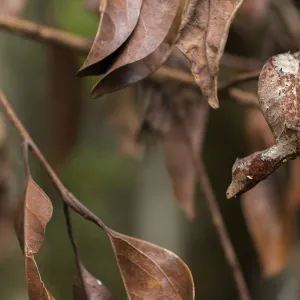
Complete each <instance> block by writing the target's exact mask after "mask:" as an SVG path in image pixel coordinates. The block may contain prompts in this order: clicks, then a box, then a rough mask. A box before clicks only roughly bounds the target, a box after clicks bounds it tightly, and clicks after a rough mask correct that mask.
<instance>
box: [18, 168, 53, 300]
mask: <svg viewBox="0 0 300 300" xmlns="http://www.w3.org/2000/svg"><path fill="white" fill-rule="evenodd" d="M52 211H53V208H52V204H51V201H50V200H49V198H48V197H47V195H46V194H45V193H44V192H43V191H42V189H41V188H40V187H39V186H38V185H37V184H36V183H35V182H34V180H33V179H32V177H31V175H30V173H29V170H28V174H27V183H26V189H25V194H24V196H23V197H22V199H21V201H20V202H19V205H18V209H17V212H16V217H15V229H16V234H17V237H18V239H19V242H20V246H21V248H22V250H23V253H24V256H25V272H26V281H27V287H28V296H29V299H30V300H54V297H53V296H52V295H51V294H50V292H49V291H48V290H47V288H46V287H45V285H44V282H43V281H42V278H41V275H40V273H39V270H38V267H37V264H36V262H35V255H36V254H37V253H38V252H39V250H40V248H41V247H42V244H43V240H44V235H45V230H46V226H47V224H48V223H49V221H50V219H51V216H52Z"/></svg>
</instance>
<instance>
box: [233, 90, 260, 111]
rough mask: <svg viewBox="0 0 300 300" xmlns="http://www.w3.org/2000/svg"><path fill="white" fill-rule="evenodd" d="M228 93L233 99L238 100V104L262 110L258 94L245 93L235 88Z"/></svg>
mask: <svg viewBox="0 0 300 300" xmlns="http://www.w3.org/2000/svg"><path fill="white" fill-rule="evenodd" d="M228 93H229V95H230V96H231V97H232V98H234V99H235V100H236V102H238V103H240V104H242V105H247V106H250V107H253V108H258V109H260V106H259V98H258V95H257V94H255V93H253V92H249V91H244V90H241V89H238V88H235V87H232V88H230V89H229V90H228Z"/></svg>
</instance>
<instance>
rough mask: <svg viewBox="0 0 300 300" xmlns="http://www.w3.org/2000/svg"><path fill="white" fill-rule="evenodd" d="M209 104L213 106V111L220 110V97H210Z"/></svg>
mask: <svg viewBox="0 0 300 300" xmlns="http://www.w3.org/2000/svg"><path fill="white" fill-rule="evenodd" d="M208 104H209V105H210V106H211V108H213V109H217V108H219V100H218V97H217V96H215V95H213V96H210V97H208Z"/></svg>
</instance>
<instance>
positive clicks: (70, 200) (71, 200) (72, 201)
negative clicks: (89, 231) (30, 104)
mask: <svg viewBox="0 0 300 300" xmlns="http://www.w3.org/2000/svg"><path fill="white" fill-rule="evenodd" d="M0 104H1V105H2V107H3V108H4V110H5V112H6V114H7V116H8V117H9V118H10V120H11V121H12V123H13V124H14V126H15V127H16V129H17V130H18V132H19V134H20V136H21V137H22V139H23V142H24V144H27V145H28V147H29V148H30V150H31V151H32V152H33V153H34V155H35V156H36V158H37V159H38V160H39V161H40V163H41V164H42V166H43V167H44V169H45V170H46V172H47V173H48V175H49V177H50V178H51V180H52V182H53V183H54V185H55V187H56V188H57V190H58V192H59V193H60V195H61V197H62V199H63V201H64V202H65V203H66V204H67V205H68V206H69V207H70V208H72V209H73V210H74V211H76V212H77V213H78V214H79V215H81V216H82V217H83V218H84V219H87V220H89V221H91V222H93V223H95V224H96V225H97V226H99V227H101V228H102V229H105V228H106V226H105V224H104V223H103V222H102V221H101V220H100V219H99V218H98V217H97V216H96V215H95V214H94V213H93V212H91V211H90V210H89V209H88V208H87V207H85V206H84V205H83V204H82V203H81V202H80V201H79V200H78V199H77V198H76V197H75V196H74V195H73V194H72V193H70V192H69V191H68V190H67V189H66V187H65V186H64V185H63V183H62V182H61V181H60V179H59V178H58V176H57V175H56V173H55V172H54V170H53V169H52V168H51V166H50V165H49V164H48V162H47V160H46V159H45V157H44V155H43V154H42V153H41V151H40V150H39V148H38V147H37V145H36V144H35V143H34V141H33V140H32V138H31V136H30V135H29V133H28V132H27V130H26V129H25V127H24V126H23V124H22V123H21V121H20V120H19V118H18V117H17V115H16V114H15V112H14V111H13V109H12V108H11V106H10V104H9V103H8V101H7V99H6V97H5V96H4V94H3V93H2V92H1V91H0Z"/></svg>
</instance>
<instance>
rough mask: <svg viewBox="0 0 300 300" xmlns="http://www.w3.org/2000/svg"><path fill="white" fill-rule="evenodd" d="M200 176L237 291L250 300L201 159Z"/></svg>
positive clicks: (245, 299) (242, 297) (243, 299)
mask: <svg viewBox="0 0 300 300" xmlns="http://www.w3.org/2000/svg"><path fill="white" fill-rule="evenodd" d="M198 175H199V181H200V184H201V187H202V191H203V194H204V196H205V198H206V201H207V204H208V208H209V210H210V212H211V215H212V219H213V223H214V225H215V227H216V229H217V232H218V235H219V238H220V242H221V245H222V248H223V250H224V253H225V257H226V260H227V263H228V265H229V266H230V267H231V269H232V273H233V277H234V280H235V283H236V287H237V290H238V292H239V296H240V299H241V300H250V299H251V297H250V293H249V290H248V287H247V284H246V281H245V278H244V276H243V272H242V269H241V266H240V264H239V261H238V258H237V255H236V253H235V251H234V248H233V245H232V242H231V240H230V237H229V234H228V232H227V229H226V226H225V222H224V220H223V217H222V215H221V212H220V208H219V206H218V203H217V200H216V197H215V195H214V192H213V189H212V186H211V183H210V180H209V177H208V175H207V172H206V170H205V166H204V163H203V161H202V159H200V162H199V163H198Z"/></svg>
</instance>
